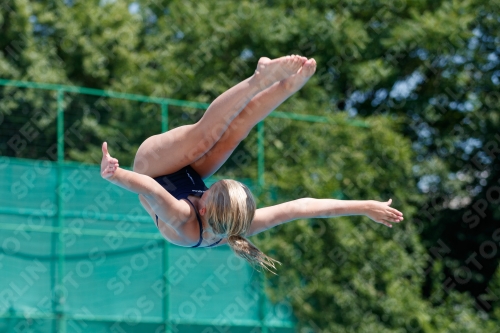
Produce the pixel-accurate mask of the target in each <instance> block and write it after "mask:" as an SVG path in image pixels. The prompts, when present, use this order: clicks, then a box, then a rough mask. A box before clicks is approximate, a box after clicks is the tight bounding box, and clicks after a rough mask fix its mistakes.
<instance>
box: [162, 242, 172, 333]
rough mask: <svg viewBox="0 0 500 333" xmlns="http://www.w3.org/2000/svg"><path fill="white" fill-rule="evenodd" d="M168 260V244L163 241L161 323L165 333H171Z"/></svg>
mask: <svg viewBox="0 0 500 333" xmlns="http://www.w3.org/2000/svg"><path fill="white" fill-rule="evenodd" d="M168 259H169V258H168V242H167V241H166V240H165V241H164V242H163V277H164V280H165V293H164V295H163V322H164V325H165V333H172V327H171V322H170V284H169V282H168V279H167V278H166V272H167V271H168V266H169V260H168Z"/></svg>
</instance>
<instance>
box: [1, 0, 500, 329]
mask: <svg viewBox="0 0 500 333" xmlns="http://www.w3.org/2000/svg"><path fill="white" fill-rule="evenodd" d="M499 33H500V2H499V1H491V0H489V1H486V0H464V1H452V0H432V1H430V0H420V1H413V0H397V1H390V0H349V1H333V0H332V1H326V0H322V1H314V0H306V1H301V0H289V1H287V0H282V1H208V0H198V1H161V0H151V1H140V0H139V1H133V2H132V1H124V0H114V1H113V0H101V1H77V0H65V1H43V0H40V1H29V0H4V1H1V2H0V154H1V156H0V172H1V177H0V332H119V333H122V332H158V333H159V332H203V333H211V332H370V333H373V332H377V333H378V332H387V333H389V332H390V333H396V332H397V333H400V332H401V333H402V332H412V333H413V332H425V333H431V332H432V333H433V332H488V333H489V332H500V329H499V327H500V268H498V262H499V258H500V253H499V247H500V223H499V222H500V209H499V203H500V160H499V155H500V133H499V128H500V111H499V104H500V91H499V84H500V59H499V57H500V37H499ZM287 54H300V55H303V56H306V57H308V58H310V57H314V58H315V59H316V61H317V64H318V66H317V71H316V74H315V75H314V77H313V78H312V79H311V80H310V81H309V82H308V83H307V84H306V86H305V87H304V88H303V89H302V90H301V91H299V92H298V93H297V94H295V95H294V96H292V97H291V98H290V99H289V100H288V101H286V102H285V103H284V104H283V105H282V106H280V107H279V108H278V111H275V112H273V113H272V114H271V116H270V117H268V118H267V119H266V120H265V121H263V122H262V123H260V124H259V125H258V126H257V128H256V129H255V130H254V131H252V133H251V134H250V136H249V137H248V139H247V140H245V141H244V142H243V143H242V144H241V145H240V146H239V147H238V149H237V150H236V151H235V153H234V154H233V155H232V157H231V158H230V159H229V160H228V162H227V163H226V164H225V165H224V166H223V167H222V168H221V170H219V172H218V173H217V174H216V175H215V176H214V177H212V178H211V179H209V180H208V181H207V183H208V184H211V183H212V182H214V181H216V180H217V179H220V178H226V177H229V178H235V179H239V180H241V181H243V182H245V183H246V184H248V185H249V186H250V187H251V188H252V190H253V192H254V194H255V196H256V198H257V200H258V205H259V206H261V207H262V206H267V205H272V204H277V203H281V202H284V201H288V200H293V199H296V198H300V197H317V198H336V199H355V200H364V199H366V200H368V199H369V200H383V201H386V200H388V199H389V198H392V199H393V207H395V208H397V209H398V210H400V211H402V212H403V213H404V214H405V221H404V222H403V223H401V224H400V225H396V226H394V228H392V229H389V228H386V227H384V226H382V225H379V224H375V223H373V222H372V221H370V220H369V219H368V218H366V217H361V216H355V217H341V218H335V219H314V220H299V221H295V222H292V223H288V224H286V225H283V226H280V227H277V228H274V229H272V230H270V231H267V232H265V233H263V234H260V235H258V236H255V237H253V238H251V240H252V241H253V242H255V243H256V244H257V245H258V246H259V247H260V248H261V249H262V250H263V251H264V252H266V253H267V254H269V255H270V256H272V257H273V258H275V259H277V260H279V261H281V262H282V263H283V265H281V266H280V267H279V268H278V271H277V273H278V275H277V276H272V275H270V274H264V273H259V272H256V271H254V270H252V268H250V267H248V266H247V265H246V264H245V263H243V262H242V261H241V260H239V259H238V258H235V257H234V256H233V255H232V254H231V252H230V250H229V249H228V248H226V247H221V248H216V249H213V250H201V251H195V250H188V249H183V248H178V247H175V246H170V245H168V243H166V242H164V241H163V239H162V238H161V236H160V235H159V233H158V232H157V231H156V228H155V226H154V224H153V223H152V221H151V220H150V218H149V217H148V216H147V214H146V212H145V211H144V210H143V209H142V208H141V206H140V205H139V202H138V200H137V198H136V196H135V195H132V194H130V193H126V192H125V191H122V190H120V189H119V188H118V187H116V186H109V183H106V182H104V181H103V180H102V179H101V178H100V175H99V168H98V166H97V164H99V163H100V159H101V146H100V145H101V143H102V142H103V141H107V142H108V146H109V150H110V152H111V154H112V155H113V156H115V157H117V158H118V159H119V160H120V165H121V166H123V167H130V166H131V164H132V161H133V158H134V155H135V152H136V150H137V148H138V146H139V145H140V144H141V143H142V141H143V140H144V139H146V138H147V137H149V136H150V135H153V134H158V133H160V132H162V131H166V130H168V129H171V128H174V127H177V126H180V125H183V124H188V123H193V122H195V121H197V120H198V119H199V118H200V117H201V115H202V114H203V110H204V109H205V108H206V107H207V105H208V104H209V103H210V102H211V101H212V100H213V99H214V98H216V97H217V96H218V95H219V94H221V93H222V92H224V91H225V90H227V89H228V88H229V87H231V86H232V85H234V84H236V83H238V82H239V81H241V80H243V79H245V78H246V77H248V76H250V75H252V73H253V71H254V70H255V67H256V64H257V61H258V59H259V57H262V56H267V57H270V58H275V57H280V56H283V55H287Z"/></svg>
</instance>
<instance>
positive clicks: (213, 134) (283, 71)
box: [134, 56, 302, 177]
mask: <svg viewBox="0 0 500 333" xmlns="http://www.w3.org/2000/svg"><path fill="white" fill-rule="evenodd" d="M301 65H302V62H301V59H300V57H296V56H287V57H282V58H278V59H274V60H270V59H268V58H261V59H260V60H259V64H258V66H257V70H256V71H255V74H254V75H252V76H251V77H250V78H248V79H246V80H245V81H243V82H240V83H238V84H237V85H236V86H234V87H232V88H231V89H229V90H228V91H226V92H224V93H223V94H222V95H220V96H219V97H217V98H216V99H215V100H214V101H213V102H212V104H210V106H209V107H208V109H207V111H206V112H205V114H204V115H203V117H202V118H201V119H200V120H199V121H198V122H197V123H196V124H193V125H187V126H181V127H178V128H176V129H173V130H171V131H169V132H167V133H163V134H159V135H155V136H152V137H150V138H148V139H147V140H146V141H144V142H143V143H142V145H141V146H140V147H139V149H138V151H137V154H136V156H135V161H134V171H136V172H139V173H142V174H146V175H148V176H151V177H157V176H161V175H165V174H169V173H172V172H175V171H177V170H179V169H181V168H182V167H184V166H186V165H190V164H192V163H193V162H195V161H196V160H198V159H199V158H200V157H201V156H203V155H204V154H206V153H207V152H208V151H209V150H210V149H211V148H212V147H213V146H214V145H215V144H216V142H217V141H219V139H220V138H221V137H222V135H223V134H224V132H225V131H226V129H227V128H228V126H229V124H230V123H231V122H232V120H233V119H235V118H236V117H237V116H238V114H239V113H240V112H241V110H243V108H244V107H245V106H246V105H247V104H248V102H250V100H251V99H252V98H253V97H254V96H255V95H257V94H258V93H259V92H261V91H262V90H264V89H266V88H268V87H269V86H271V85H272V84H274V83H275V82H277V81H280V80H282V79H285V78H287V77H289V76H290V75H292V74H294V73H296V72H297V70H298V69H299V68H300V66H301Z"/></svg>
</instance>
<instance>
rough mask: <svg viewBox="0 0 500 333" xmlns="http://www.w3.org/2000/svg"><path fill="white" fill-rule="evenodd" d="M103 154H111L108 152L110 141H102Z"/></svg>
mask: <svg viewBox="0 0 500 333" xmlns="http://www.w3.org/2000/svg"><path fill="white" fill-rule="evenodd" d="M102 154H103V155H105V156H109V153H108V143H107V142H103V143H102Z"/></svg>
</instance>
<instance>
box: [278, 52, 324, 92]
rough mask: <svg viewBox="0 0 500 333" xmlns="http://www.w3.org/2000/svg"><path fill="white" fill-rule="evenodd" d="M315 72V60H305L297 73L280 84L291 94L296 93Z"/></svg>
mask: <svg viewBox="0 0 500 333" xmlns="http://www.w3.org/2000/svg"><path fill="white" fill-rule="evenodd" d="M315 71H316V60H314V59H313V58H311V59H309V60H307V61H306V62H305V63H304V64H303V65H302V67H300V69H299V71H298V72H297V73H296V74H294V75H292V76H290V77H288V78H286V79H284V80H282V81H281V82H280V83H281V84H282V85H283V87H285V89H287V90H289V91H291V92H293V93H294V92H296V91H298V90H299V89H300V88H302V87H303V86H304V84H306V82H307V81H308V80H309V79H310V78H311V76H312V75H313V74H314V72H315Z"/></svg>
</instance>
